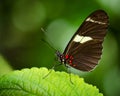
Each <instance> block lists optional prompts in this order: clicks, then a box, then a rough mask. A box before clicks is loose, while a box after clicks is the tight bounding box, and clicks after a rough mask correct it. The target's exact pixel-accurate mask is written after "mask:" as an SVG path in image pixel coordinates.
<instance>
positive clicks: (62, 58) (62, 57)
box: [56, 51, 73, 65]
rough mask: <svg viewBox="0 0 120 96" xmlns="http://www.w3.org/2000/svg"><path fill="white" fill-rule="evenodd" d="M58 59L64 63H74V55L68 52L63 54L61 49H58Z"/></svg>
mask: <svg viewBox="0 0 120 96" xmlns="http://www.w3.org/2000/svg"><path fill="white" fill-rule="evenodd" d="M56 55H57V59H58V61H59V62H60V63H62V64H66V63H67V64H69V65H72V60H73V57H72V56H70V55H68V54H61V53H60V52H59V51H56Z"/></svg>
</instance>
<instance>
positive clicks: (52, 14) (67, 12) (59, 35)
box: [0, 0, 120, 96]
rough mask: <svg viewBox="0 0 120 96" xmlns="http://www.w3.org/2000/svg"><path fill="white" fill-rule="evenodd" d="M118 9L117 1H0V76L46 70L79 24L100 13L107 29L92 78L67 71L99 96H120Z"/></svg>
mask: <svg viewBox="0 0 120 96" xmlns="http://www.w3.org/2000/svg"><path fill="white" fill-rule="evenodd" d="M119 4H120V0H74V1H72V0H71V1H70V0H1V1H0V74H1V75H3V74H6V73H8V72H11V71H12V70H17V69H22V68H31V67H47V68H51V67H52V66H53V65H54V64H56V63H58V62H56V60H55V49H57V50H59V51H61V52H63V50H64V48H65V46H66V45H67V43H68V41H69V40H70V38H71V37H72V35H73V34H74V33H75V31H76V30H77V28H78V27H79V26H80V24H81V23H82V22H83V20H84V19H85V18H86V17H87V16H88V15H89V14H90V13H91V12H93V11H95V10H97V9H103V10H105V11H106V12H107V13H108V15H109V18H110V25H109V29H108V34H107V36H106V38H105V41H104V44H103V47H104V49H103V55H102V59H101V60H100V62H99V65H98V66H97V67H96V69H95V70H93V71H92V72H81V71H78V70H74V69H71V71H72V72H73V73H76V74H78V75H79V76H80V77H83V78H84V79H85V81H86V82H87V83H89V84H92V85H95V86H97V87H98V88H99V90H100V92H102V93H103V94H104V95H105V96H120V59H119V56H120V55H119V54H120V51H119V49H120V23H119V22H120V5H119ZM41 28H43V29H44V30H45V32H44V31H42V30H41ZM43 40H46V41H47V42H48V43H49V44H48V43H46V42H45V41H43ZM50 46H51V47H53V48H51V47H50ZM56 70H62V71H66V68H65V67H63V66H60V67H57V68H56ZM56 82H57V81H56Z"/></svg>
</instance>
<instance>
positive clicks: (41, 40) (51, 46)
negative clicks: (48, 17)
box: [41, 28, 57, 51]
mask: <svg viewBox="0 0 120 96" xmlns="http://www.w3.org/2000/svg"><path fill="white" fill-rule="evenodd" d="M41 30H42V32H44V33H45V35H46V36H47V33H46V31H45V30H44V29H43V28H41ZM47 38H48V39H49V37H48V36H47ZM41 41H43V42H44V43H45V44H47V45H48V46H49V47H50V48H51V49H54V50H55V51H57V50H56V49H55V48H54V47H52V46H51V45H50V43H51V44H52V42H51V41H50V39H49V41H50V43H48V42H47V41H46V40H45V39H41ZM52 45H53V44H52Z"/></svg>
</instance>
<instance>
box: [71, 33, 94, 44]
mask: <svg viewBox="0 0 120 96" xmlns="http://www.w3.org/2000/svg"><path fill="white" fill-rule="evenodd" d="M90 40H92V38H91V37H89V36H80V35H76V36H75V38H74V39H73V41H74V42H80V43H85V42H87V41H90Z"/></svg>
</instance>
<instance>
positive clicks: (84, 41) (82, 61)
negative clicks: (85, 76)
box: [56, 10, 109, 71]
mask: <svg viewBox="0 0 120 96" xmlns="http://www.w3.org/2000/svg"><path fill="white" fill-rule="evenodd" d="M108 24H109V17H108V15H107V13H106V12H105V11H103V10H96V11H94V12H93V13H91V14H90V15H89V16H88V17H87V18H86V19H85V20H84V22H83V23H82V25H81V26H80V27H79V28H78V30H77V31H76V33H75V34H74V35H73V36H72V38H71V40H70V41H69V43H68V45H67V47H66V48H65V50H64V52H63V53H62V54H61V53H60V52H59V51H56V55H57V58H58V60H59V62H60V63H61V64H65V65H67V64H68V65H69V66H71V67H73V68H75V69H78V70H81V71H91V70H92V69H94V67H95V66H96V65H97V64H98V61H99V60H100V58H101V55H102V49H103V47H102V43H103V41H104V37H105V36H106V33H107V29H108Z"/></svg>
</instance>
